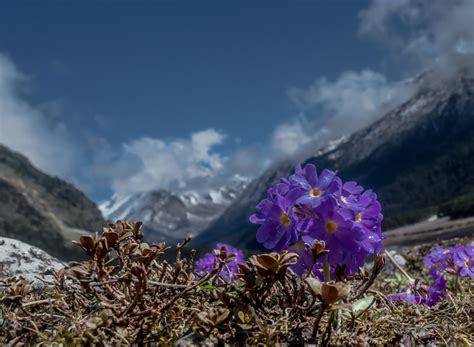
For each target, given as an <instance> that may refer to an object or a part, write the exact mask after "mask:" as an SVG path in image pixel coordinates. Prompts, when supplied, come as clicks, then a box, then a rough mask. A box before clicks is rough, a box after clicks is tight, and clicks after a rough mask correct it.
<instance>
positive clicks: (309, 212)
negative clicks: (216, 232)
mask: <svg viewBox="0 0 474 347" xmlns="http://www.w3.org/2000/svg"><path fill="white" fill-rule="evenodd" d="M250 221H251V222H252V223H255V224H260V225H261V226H260V227H259V229H258V231H257V241H258V242H259V243H261V244H263V246H264V247H266V248H268V249H271V250H273V251H277V252H279V251H282V250H288V251H291V252H295V253H297V254H298V255H299V261H298V263H297V264H296V265H294V266H293V270H294V271H295V272H296V273H298V274H300V275H301V274H303V273H305V272H307V271H309V270H310V269H311V270H312V271H313V272H314V273H315V274H316V275H319V273H320V272H319V269H320V265H321V264H320V260H319V263H318V264H317V265H316V266H315V267H314V266H313V265H314V263H315V261H314V260H315V259H313V252H311V246H312V245H313V244H314V243H315V242H317V241H324V243H325V246H326V249H327V250H328V251H329V252H328V253H327V255H326V256H327V260H328V261H329V264H330V265H331V269H332V270H334V268H335V267H336V266H338V265H339V266H341V267H342V268H343V269H344V271H345V273H346V274H350V273H353V272H356V271H358V270H359V268H360V267H361V266H362V265H363V264H364V262H365V259H366V258H367V256H368V255H370V254H375V253H380V252H381V251H382V250H383V243H382V232H381V221H382V214H381V206H380V203H379V201H378V200H377V195H376V194H375V193H374V192H372V191H371V190H364V188H362V187H361V186H359V185H358V184H357V183H356V182H346V183H343V182H342V181H341V179H340V178H339V177H338V176H337V175H336V173H335V172H333V171H330V170H327V169H325V170H323V171H322V172H321V173H320V174H318V172H317V170H316V167H315V166H314V165H313V164H307V165H306V166H304V167H302V166H301V165H298V166H297V167H296V169H295V173H294V174H293V175H291V176H290V177H289V178H283V179H281V181H280V182H279V183H278V184H276V185H275V186H273V187H271V188H270V189H269V190H268V191H267V198H266V199H265V200H263V201H261V202H260V203H259V204H258V205H257V207H256V214H254V215H252V216H251V217H250ZM318 267H319V269H318Z"/></svg>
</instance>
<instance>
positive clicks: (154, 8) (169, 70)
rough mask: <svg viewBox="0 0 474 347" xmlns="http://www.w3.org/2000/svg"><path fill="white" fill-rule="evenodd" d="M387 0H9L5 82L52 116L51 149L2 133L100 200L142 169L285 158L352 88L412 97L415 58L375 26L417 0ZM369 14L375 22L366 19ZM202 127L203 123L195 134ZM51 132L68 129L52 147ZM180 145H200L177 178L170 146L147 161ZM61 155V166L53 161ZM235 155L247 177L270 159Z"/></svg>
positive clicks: (3, 26)
mask: <svg viewBox="0 0 474 347" xmlns="http://www.w3.org/2000/svg"><path fill="white" fill-rule="evenodd" d="M378 2H380V1H373V2H370V3H369V2H368V1H342V0H340V1H177V2H171V1H170V2H168V1H155V2H152V1H136V2H132V1H128V2H125V1H94V2H92V1H81V2H72V1H43V2H39V1H38V2H35V1H28V2H27V1H17V2H10V3H6V2H3V3H2V5H1V11H0V54H2V56H3V61H4V70H3V71H4V73H3V75H4V76H10V75H8V73H7V72H8V71H15V72H14V74H13V75H14V76H13V77H8V78H10V79H8V78H7V77H4V79H5V80H6V81H8V83H5V85H6V86H7V87H5V88H8V93H6V94H8V95H10V94H11V95H12V97H15V100H16V102H21V103H26V104H27V105H28V107H29V112H30V113H34V114H35V116H34V117H33V118H34V119H35V122H37V123H34V124H40V123H41V124H42V125H37V126H39V127H42V128H44V129H43V130H42V131H44V134H45V136H44V141H40V143H39V146H40V147H41V146H42V145H44V146H45V148H44V150H43V151H42V152H43V153H42V154H41V155H42V156H43V157H44V158H43V159H44V160H40V159H38V160H36V161H35V156H36V154H35V153H34V151H33V150H31V149H30V150H28V145H30V146H31V144H28V145H27V144H25V143H23V144H16V143H15V141H14V140H12V139H9V138H8V136H7V135H5V134H6V132H7V130H6V126H4V127H3V128H4V129H3V130H2V132H3V138H2V137H0V142H1V141H2V140H3V142H6V143H7V145H10V146H11V147H14V148H15V147H17V148H15V149H18V150H20V151H22V152H26V154H27V155H28V156H29V157H30V158H31V159H32V161H33V162H34V163H36V164H37V165H38V166H40V167H41V168H42V169H44V170H45V171H48V172H50V173H53V174H57V175H60V176H62V177H65V178H67V179H69V180H71V181H73V182H74V183H76V184H77V185H79V186H80V187H81V188H83V189H84V190H86V192H87V193H88V194H89V195H90V196H92V197H93V198H94V199H96V200H101V199H104V198H107V197H108V196H110V194H112V193H113V192H114V191H117V190H119V189H118V187H119V186H120V185H127V184H128V183H127V182H131V181H134V180H133V178H135V181H134V182H140V183H137V184H136V187H135V188H133V189H132V188H131V191H133V190H136V191H138V190H146V189H153V188H173V189H177V187H179V188H183V187H188V188H189V187H191V185H192V184H191V183H190V182H191V181H193V182H194V181H195V180H194V179H195V178H201V176H206V177H207V176H209V177H212V179H215V178H216V177H217V176H226V175H228V173H226V172H225V171H226V169H223V167H232V165H231V164H232V163H231V161H232V160H234V159H235V158H234V157H239V155H240V156H241V157H245V156H247V157H249V158H251V159H252V160H255V161H259V162H268V161H269V158H270V159H271V160H276V158H279V157H281V156H283V155H288V154H291V153H292V152H293V149H291V150H288V151H287V150H286V149H285V148H283V149H282V148H280V147H282V146H285V141H286V140H288V139H287V138H286V135H287V134H292V131H293V130H295V129H296V128H298V127H299V128H302V129H303V130H301V129H299V128H298V129H296V130H297V131H296V133H295V136H294V137H291V136H290V137H291V138H290V140H288V141H293V140H294V139H295V138H300V139H301V138H304V139H307V140H305V141H303V142H301V143H299V142H296V143H294V146H293V145H292V143H290V144H289V145H288V146H287V148H290V147H292V146H293V147H297V146H299V145H302V144H304V143H306V142H308V141H310V138H311V136H312V135H311V134H309V133H303V134H299V133H298V131H300V132H301V131H303V132H304V131H305V129H306V130H307V129H309V130H311V131H313V133H314V132H318V131H319V130H320V129H321V128H322V124H323V125H324V122H325V121H326V120H327V119H328V117H330V116H329V115H331V116H332V115H333V114H338V112H339V113H341V117H342V118H341V119H344V114H343V113H344V112H346V111H347V110H346V111H344V110H343V108H344V107H341V108H342V109H339V108H336V106H335V105H336V104H344V100H346V99H350V102H349V101H347V100H346V101H347V105H345V106H346V108H347V109H349V110H350V109H351V108H352V104H351V102H353V99H354V98H355V99H357V98H359V99H360V97H359V96H357V95H354V93H355V91H357V90H358V89H360V90H365V92H366V93H365V96H363V97H362V99H364V100H366V101H367V103H366V104H367V107H366V108H365V109H362V111H365V112H366V113H367V112H368V113H370V112H372V111H373V110H372V109H373V108H375V107H377V108H379V107H380V105H379V104H378V103H377V102H375V104H374V100H373V99H374V98H379V99H380V97H381V95H380V94H378V93H377V90H379V91H380V90H381V91H384V92H386V93H385V94H384V95H388V94H390V93H392V92H394V94H395V97H394V98H393V99H394V100H399V99H400V98H402V97H400V95H403V97H406V95H405V94H406V93H401V92H400V91H399V90H398V89H397V88H398V87H397V83H398V81H400V80H402V79H403V78H405V77H406V76H407V75H410V74H411V73H412V72H413V71H416V69H414V68H413V66H415V65H416V64H413V60H411V59H399V60H398V61H397V62H396V63H394V61H396V60H397V59H394V56H393V48H394V47H393V46H390V45H386V44H383V42H381V41H383V39H384V38H387V36H385V37H382V40H378V39H374V37H371V36H373V35H370V34H371V33H372V32H375V31H377V30H378V29H380V30H379V31H380V32H381V33H383V34H386V33H387V32H386V30H381V29H385V28H386V27H383V28H382V27H381V25H382V24H383V25H388V24H387V23H382V22H381V23H378V22H377V18H382V19H384V18H383V16H384V15H386V16H388V15H387V14H386V13H387V11H392V12H391V13H389V15H392V14H394V13H395V15H396V14H397V13H396V12H393V11H401V9H402V6H406V5H407V3H408V2H409V1H408V0H403V1H402V0H397V1H394V2H393V3H400V6H399V7H396V8H395V9H391V7H390V6H387V5H386V4H385V5H383V6H382V5H380V4H378ZM384 6H385V7H384ZM412 6H414V5H412ZM392 7H393V6H392ZM408 7H409V6H408ZM413 8H415V7H413ZM370 10H372V12H370ZM361 11H362V12H361ZM363 11H366V12H365V13H366V15H365V17H364V12H363ZM367 11H369V12H367ZM377 11H379V12H377ZM383 11H385V12H383ZM400 18H404V17H402V16H400ZM364 23H369V24H370V25H368V26H367V28H368V30H365V32H364ZM379 24H380V27H377V25H379ZM395 27H396V28H397V29H400V30H401V34H400V36H397V38H400V39H405V37H404V33H405V32H409V31H408V30H405V28H404V27H403V26H402V25H398V24H397V25H396V26H395ZM415 38H417V37H409V39H410V40H413V39H415ZM405 43H406V42H405ZM405 43H404V44H405ZM405 46H407V45H405ZM407 56H409V54H407ZM405 58H406V57H405ZM0 72H1V70H0ZM351 73H352V75H350V74H351ZM0 78H1V74H0ZM358 84H362V87H361V88H359V86H358ZM0 85H1V83H0ZM341 88H342V93H345V94H344V95H346V94H347V97H346V99H344V100H343V101H342V102H341V100H338V99H337V98H335V97H334V94H338V93H339V92H340V91H341ZM364 88H365V89H364ZM371 88H372V89H371ZM342 93H339V94H341V95H342ZM391 98H392V97H391V96H390V98H389V99H388V101H389V103H390V102H391V101H392V99H391ZM343 106H344V105H343ZM338 107H339V106H338ZM16 109H18V107H17V108H15V110H16ZM367 110H368V111H367ZM356 111H357V110H356ZM5 112H7V111H4V114H3V117H5V118H4V120H5V119H6V116H5V114H6V113H5ZM8 112H10V113H13V111H11V110H10V111H8ZM374 112H375V111H374ZM38 114H39V115H38ZM0 116H2V115H1V114H0ZM18 117H19V116H18ZM25 117H26V116H25ZM370 117H371V116H370ZM370 117H369V118H370ZM369 118H368V119H367V120H364V122H366V121H367V122H368V121H369ZM0 119H1V118H0ZM370 119H371V118H370ZM364 122H362V124H365V123H364ZM7 123H8V122H5V124H7ZM10 123H12V122H10ZM13 124H15V123H14V122H13ZM335 124H336V123H335ZM337 124H340V123H337ZM35 126H36V125H35ZM25 127H26V126H25ZM28 127H29V128H31V127H32V126H30V125H28ZM329 128H330V126H329ZM51 129H52V130H51ZM278 129H280V130H281V132H280V133H278ZM351 130H353V129H352V128H350V129H349V128H348V129H345V130H344V131H345V132H350V131H351ZM49 131H52V135H51V134H50V132H49ZM192 134H201V135H198V136H197V137H195V138H194V140H193V135H192ZM0 135H1V134H0ZM337 135H340V134H337ZM278 136H280V137H278ZM281 136H283V140H282V141H280V140H278V144H276V142H275V141H277V140H276V139H282V137H281ZM47 138H57V141H56V142H54V141H53V143H52V144H51V146H50V147H47V146H46V144H45V143H46V142H47V141H48V139H47ZM196 138H200V139H201V140H200V141H198V140H196ZM204 138H205V140H204ZM311 140H312V138H311ZM68 146H70V151H69V153H71V156H70V158H66V157H67V156H68V155H67V153H68V152H67V151H65V152H63V153H62V152H61V151H59V150H58V151H57V153H56V154H55V152H56V149H55V150H51V148H57V147H64V148H67V147H68ZM177 146H178V147H179V146H182V147H183V148H187V147H186V146H194V147H193V148H195V149H196V147H197V150H196V152H195V155H194V156H195V157H196V156H197V157H200V159H199V158H198V159H197V161H196V160H194V159H192V158H189V159H186V161H185V162H182V161H177V162H176V163H175V164H176V165H175V166H176V167H179V165H184V166H186V165H189V166H190V169H189V170H190V171H188V173H187V174H183V175H182V177H181V178H180V180H179V182H178V181H173V179H172V178H171V177H173V173H172V172H173V170H171V169H170V170H169V171H170V172H168V173H166V174H164V176H160V174H155V172H159V170H160V167H161V166H162V165H164V164H163V163H166V162H167V160H168V159H167V157H160V158H158V159H157V160H156V162H154V163H148V164H147V163H146V160H145V159H143V157H144V156H145V153H146V155H148V156H153V153H154V149H156V152H157V153H160V151H162V152H163V153H164V154H167V153H170V152H172V153H176V156H179V155H180V154H179V153H182V152H179V151H176V152H173V151H175V148H176V147H177ZM199 146H201V147H199ZM35 147H36V150H37V148H38V146H35ZM145 147H146V148H145ZM127 148H128V150H127ZM131 148H132V149H131ZM138 151H140V152H139V153H138ZM239 151H240V152H239ZM242 151H243V152H242ZM53 152H54V153H53ZM204 152H205V153H204ZM45 153H46V154H45ZM48 153H49V154H48ZM196 153H197V154H196ZM45 156H49V157H48V158H46V157H45ZM262 156H263V157H262ZM241 159H242V158H241ZM54 161H61V162H65V164H64V165H63V166H64V167H61V166H59V167H58V165H50V164H48V163H51V162H54ZM69 162H70V163H69ZM105 162H107V165H103V164H104V163H105ZM236 163H237V164H234V165H237V166H239V165H240V166H239V167H242V170H243V172H242V173H245V170H247V171H249V175H250V176H252V175H255V174H257V173H258V171H259V170H261V169H262V164H255V165H254V166H255V170H253V169H252V168H246V166H245V165H244V164H242V162H241V161H237V162H236ZM134 165H136V166H137V167H142V166H143V167H145V168H147V170H149V171H150V172H149V175H148V176H147V177H138V176H137V173H136V172H134V171H133V170H131V169H130V167H131V166H134ZM150 165H158V168H156V167H153V166H150ZM247 165H250V166H252V165H251V164H248V163H247ZM265 165H266V164H265ZM105 166H107V167H105ZM201 169H202V170H201ZM175 170H176V168H175ZM196 170H198V171H199V172H200V173H199V174H198V173H196ZM111 171H113V172H111ZM117 171H120V173H119V174H118V173H117ZM201 173H202V175H201ZM188 176H192V178H193V180H190V179H189V177H188ZM144 182H149V184H145V183H144ZM160 182H165V183H163V184H162V183H160ZM130 186H133V184H130Z"/></svg>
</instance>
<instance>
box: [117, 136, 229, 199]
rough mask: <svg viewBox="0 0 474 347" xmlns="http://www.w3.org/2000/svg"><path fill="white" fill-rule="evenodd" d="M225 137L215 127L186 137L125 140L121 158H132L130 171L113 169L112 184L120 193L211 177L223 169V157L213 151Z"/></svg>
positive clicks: (179, 186) (182, 185) (173, 186)
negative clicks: (117, 173)
mask: <svg viewBox="0 0 474 347" xmlns="http://www.w3.org/2000/svg"><path fill="white" fill-rule="evenodd" d="M223 140H224V135H223V134H222V133H220V132H218V131H216V130H215V129H206V130H203V131H198V132H195V133H193V134H191V136H190V137H189V138H179V139H173V140H169V141H165V140H162V139H157V138H149V137H143V138H140V139H137V140H134V141H131V142H129V143H126V144H124V146H123V153H122V154H121V155H120V158H119V160H120V161H121V162H131V161H134V164H133V165H134V168H135V170H133V171H132V172H131V173H130V175H128V176H125V177H124V176H122V175H117V176H118V177H116V176H115V175H114V173H115V172H116V171H115V170H112V172H111V174H112V177H111V179H112V187H113V189H114V191H116V192H120V193H131V192H139V191H148V190H152V189H158V188H165V189H169V188H171V189H183V188H185V187H188V185H189V183H190V182H191V181H194V180H196V179H203V178H207V179H211V178H213V177H215V176H217V175H218V174H219V173H220V171H222V170H223V167H224V164H223V163H224V161H225V160H226V158H224V157H222V156H221V155H219V154H217V153H213V152H212V151H213V150H214V148H215V147H216V146H217V145H220V144H221V143H222V142H223Z"/></svg>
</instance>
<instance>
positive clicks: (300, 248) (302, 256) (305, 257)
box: [287, 240, 334, 280]
mask: <svg viewBox="0 0 474 347" xmlns="http://www.w3.org/2000/svg"><path fill="white" fill-rule="evenodd" d="M287 250H288V251H289V252H292V253H296V254H298V257H299V258H298V262H297V263H296V264H295V265H292V266H291V269H292V270H293V271H294V272H295V273H296V274H297V275H299V276H302V275H304V274H306V273H307V272H308V270H309V269H312V271H313V275H315V276H316V277H318V278H319V279H320V280H324V278H323V277H324V275H323V266H322V262H321V260H320V259H318V261H317V262H316V263H315V264H313V262H314V260H313V254H312V252H311V250H310V249H309V247H308V246H307V245H305V243H304V241H303V240H299V241H298V242H295V243H294V244H292V245H291V246H288V247H287ZM330 273H331V278H332V277H333V276H332V275H333V274H334V268H333V267H332V268H331V269H330Z"/></svg>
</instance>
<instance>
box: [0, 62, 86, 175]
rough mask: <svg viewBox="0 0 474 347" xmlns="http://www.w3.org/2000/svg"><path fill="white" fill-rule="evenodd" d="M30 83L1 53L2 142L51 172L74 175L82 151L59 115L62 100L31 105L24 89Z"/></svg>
mask: <svg viewBox="0 0 474 347" xmlns="http://www.w3.org/2000/svg"><path fill="white" fill-rule="evenodd" d="M27 84H28V79H27V77H26V76H24V75H23V74H22V73H21V72H20V71H19V70H18V69H17V67H16V66H15V64H14V63H13V62H12V61H11V59H9V58H8V57H7V56H5V55H3V54H0V125H1V126H0V143H3V144H5V145H7V146H8V147H10V148H12V149H14V150H16V151H19V152H21V153H23V154H25V155H26V156H27V157H28V158H30V160H31V161H32V162H33V164H35V165H36V166H38V167H39V168H40V169H42V170H44V171H46V172H48V173H50V174H53V175H59V176H62V177H71V174H73V172H74V167H75V165H77V163H78V162H80V155H81V151H80V149H79V146H78V145H77V144H76V143H75V142H74V141H73V140H72V138H73V137H72V136H71V134H70V133H69V131H68V129H67V127H66V126H65V124H64V123H62V122H61V121H60V120H58V118H57V114H56V111H57V110H58V108H59V107H60V106H59V103H58V102H56V103H50V104H43V105H39V106H34V105H31V104H30V103H29V102H28V101H26V99H25V97H24V95H23V93H22V91H23V90H24V89H27V88H26V85H27ZM49 111H51V112H49Z"/></svg>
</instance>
